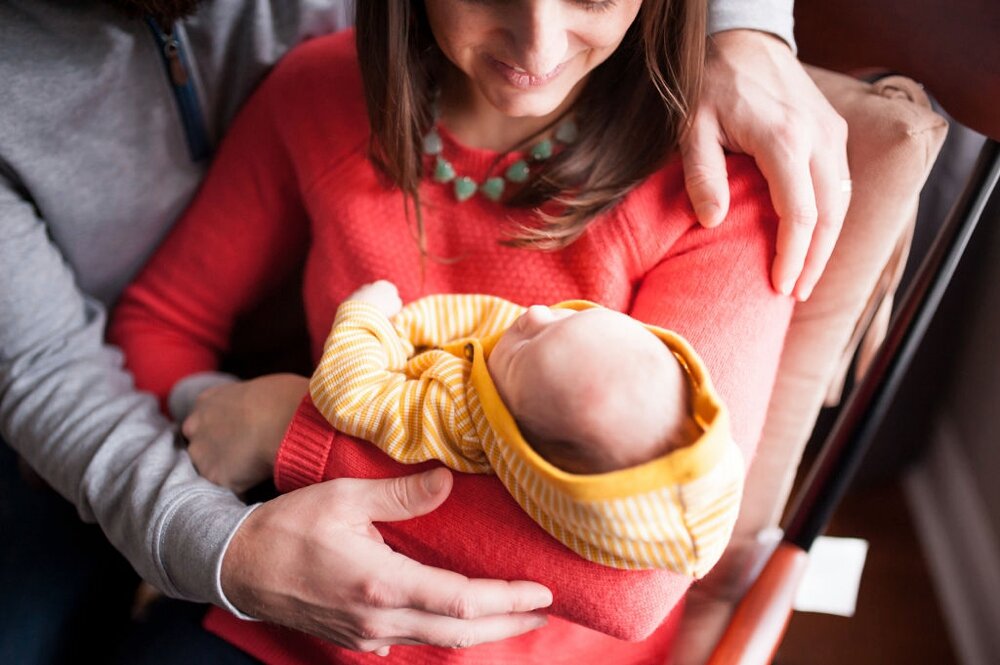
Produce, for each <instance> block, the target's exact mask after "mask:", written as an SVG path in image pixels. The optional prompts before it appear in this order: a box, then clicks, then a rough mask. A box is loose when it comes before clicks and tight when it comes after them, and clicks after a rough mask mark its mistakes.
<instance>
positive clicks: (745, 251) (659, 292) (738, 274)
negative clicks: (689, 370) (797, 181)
mask: <svg viewBox="0 0 1000 665" xmlns="http://www.w3.org/2000/svg"><path fill="white" fill-rule="evenodd" d="M728 162H729V163H728V169H729V174H730V188H731V192H732V194H731V196H732V203H731V205H730V211H729V215H728V217H727V218H726V219H725V221H724V222H723V223H722V224H721V225H719V226H718V227H716V228H714V229H704V228H702V227H700V226H698V225H697V224H696V223H695V222H694V221H693V219H692V221H691V227H690V228H689V229H688V230H687V231H686V232H684V233H683V234H682V235H681V236H680V237H679V238H678V239H677V241H676V242H673V243H672V244H671V245H670V246H669V247H668V248H666V251H665V252H663V253H660V252H658V251H651V252H648V254H649V256H650V260H651V261H655V264H654V265H652V266H651V268H649V269H648V270H646V274H645V276H644V277H643V278H642V280H641V282H640V285H639V288H638V291H637V293H636V296H635V299H634V301H633V304H632V308H631V311H630V314H631V315H632V316H634V317H635V318H637V319H639V320H642V321H646V322H648V323H653V324H655V325H658V326H662V327H664V328H669V329H671V330H675V331H677V332H678V333H680V334H681V335H683V336H684V337H685V338H686V339H687V340H688V341H689V342H690V343H691V345H692V346H693V347H694V349H695V350H696V351H697V352H698V354H699V355H700V356H701V358H702V360H703V361H704V362H705V365H706V367H707V368H708V370H709V375H710V376H711V377H712V382H713V384H714V386H715V388H716V390H717V391H718V393H719V395H720V396H721V397H722V401H723V402H724V403H725V404H726V405H727V407H728V409H729V413H730V419H731V424H732V429H733V437H734V438H735V440H736V442H737V443H738V444H739V445H740V447H741V449H742V451H743V454H744V458H745V460H746V462H747V464H749V463H750V461H751V459H752V458H753V451H754V450H755V448H756V445H757V440H758V439H759V437H760V433H761V430H762V428H763V422H764V415H765V413H766V410H767V403H768V400H769V398H770V394H771V388H772V386H773V384H774V379H775V375H776V373H777V367H778V359H779V357H780V354H781V349H782V346H783V344H784V338H785V332H786V330H787V328H788V324H789V322H790V321H791V312H792V306H793V302H792V299H791V298H789V297H787V296H782V295H780V294H778V293H776V292H775V291H774V290H773V289H772V288H771V285H770V279H769V277H768V269H769V266H770V265H771V262H772V260H773V256H774V247H775V233H776V230H777V216H776V214H775V212H774V211H773V209H772V208H771V206H770V203H769V201H770V199H769V197H768V193H767V184H766V182H765V181H764V179H763V177H762V176H761V175H760V173H759V172H758V171H757V169H756V167H755V166H754V165H753V162H752V161H751V160H750V159H749V158H747V157H743V156H731V157H730V158H729V159H728ZM677 187H680V185H679V184H678V185H677ZM667 189H668V187H667V186H666V185H665V184H664V183H663V182H662V181H660V179H658V178H652V179H650V181H648V182H647V183H645V184H644V185H643V191H642V192H636V194H638V195H639V196H638V197H637V198H638V199H639V200H638V201H637V202H636V203H637V205H636V206H633V208H632V209H631V214H632V215H633V216H636V219H635V220H634V226H635V228H636V234H637V236H638V242H639V244H640V245H646V246H654V245H655V235H656V233H657V224H655V223H651V221H650V220H654V219H655V218H656V217H655V215H660V216H672V217H676V215H677V214H678V212H677V211H676V210H674V211H673V212H671V211H670V208H676V205H677V201H679V200H682V199H681V198H680V197H679V196H675V195H673V194H665V193H664V192H666V191H667ZM643 215H654V216H652V217H648V218H646V221H645V222H644V221H643V219H641V217H642V216H643ZM657 254H660V255H659V256H657Z"/></svg>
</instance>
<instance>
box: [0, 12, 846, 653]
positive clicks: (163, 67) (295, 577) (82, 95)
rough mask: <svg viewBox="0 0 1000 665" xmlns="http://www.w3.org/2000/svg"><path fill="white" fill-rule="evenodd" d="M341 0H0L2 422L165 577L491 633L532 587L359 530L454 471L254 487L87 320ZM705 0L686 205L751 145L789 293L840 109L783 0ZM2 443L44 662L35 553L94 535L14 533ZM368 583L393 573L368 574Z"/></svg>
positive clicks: (31, 496)
mask: <svg viewBox="0 0 1000 665" xmlns="http://www.w3.org/2000/svg"><path fill="white" fill-rule="evenodd" d="M551 1H557V0H551ZM346 5H347V3H346V2H345V1H343V0H339V1H338V0H298V1H297V2H290V1H289V2H282V1H278V0H274V1H273V2H267V1H265V0H255V1H253V0H231V1H228V2H221V1H212V0H207V1H205V2H198V1H197V0H173V1H171V0H159V1H157V0H104V1H103V2H101V1H99V0H88V1H86V2H76V3H66V2H61V1H60V0H7V1H4V2H0V44H2V47H0V80H2V81H4V92H3V95H2V96H0V228H2V229H3V231H2V235H0V434H2V438H3V439H4V440H5V441H6V442H8V443H9V444H10V445H11V446H12V447H13V448H14V450H16V451H17V453H19V454H20V456H21V457H22V458H23V460H25V461H26V462H27V464H28V465H29V466H31V467H32V468H33V469H34V470H35V471H37V472H38V474H39V475H40V476H41V477H42V478H43V479H44V480H45V481H47V482H48V483H49V484H50V485H51V486H52V487H53V488H54V489H55V490H57V491H58V492H59V493H60V494H61V495H62V496H63V497H65V498H66V499H68V500H70V501H71V502H72V503H73V504H74V505H75V507H76V509H77V511H78V512H79V514H80V516H81V517H82V518H83V519H84V520H85V521H88V522H97V523H98V524H99V525H100V526H101V528H102V529H103V531H104V534H105V535H106V536H107V538H108V540H110V541H111V543H112V544H113V545H114V546H115V547H116V548H117V549H118V550H119V551H121V552H122V553H123V554H124V555H125V556H126V557H127V559H128V561H129V563H131V565H132V566H133V567H134V568H135V570H136V571H138V573H139V574H140V575H141V576H142V577H143V578H144V579H146V580H148V581H149V582H151V583H152V584H153V585H155V586H156V587H158V588H159V589H161V590H162V591H164V592H165V593H166V594H168V595H170V596H174V597H178V598H183V599H187V600H191V601H197V602H212V603H215V604H217V605H220V606H223V607H227V608H228V609H230V610H233V611H242V612H245V613H247V614H250V615H253V616H254V617H257V618H261V619H265V620H269V621H273V622H276V623H280V624H283V625H287V626H290V627H293V628H298V629H301V630H305V631H307V632H310V633H313V634H316V635H319V636H321V637H324V638H326V639H329V640H332V641H334V642H337V643H339V644H342V645H345V646H348V647H351V648H355V649H361V650H367V651H377V652H381V653H384V652H385V651H386V650H387V648H388V645H389V644H392V643H397V642H400V641H403V640H415V641H418V642H423V643H429V644H438V645H452V644H475V643H479V642H483V641H489V640H495V639H503V638H505V637H509V636H512V635H516V634H519V633H521V632H524V631H525V630H530V629H532V628H534V627H537V626H538V625H539V623H540V621H541V619H540V618H539V617H538V616H536V615H535V614H533V613H532V612H531V611H532V610H535V609H538V608H543V607H545V606H546V605H547V604H548V602H549V601H550V598H551V596H550V594H549V592H548V590H546V589H544V588H542V587H540V586H539V585H537V584H533V583H530V582H502V581H495V580H468V579H466V578H464V577H462V576H460V575H456V574H454V573H450V572H448V571H442V570H436V569H431V568H428V567H425V566H421V565H420V564H419V563H417V562H415V561H412V560H409V559H406V558H405V557H402V556H400V555H398V554H395V553H394V552H391V551H389V550H388V549H387V548H385V547H384V546H381V544H380V543H379V542H378V541H377V540H375V539H373V537H372V536H371V534H370V530H369V527H370V523H371V521H386V520H398V519H407V518H409V517H412V516H415V515H419V514H421V513H424V512H427V511H430V510H433V509H434V508H435V507H437V506H438V505H439V504H440V503H441V502H442V501H443V500H444V499H445V497H446V496H447V493H448V491H449V488H450V486H451V485H450V483H451V480H450V476H448V475H447V474H446V473H444V472H431V473H427V474H418V475H414V476H411V477H409V478H403V479H397V480H392V481H359V480H336V481H331V482H328V483H324V484H321V485H316V486H313V487H309V488H305V489H303V490H299V491H297V492H293V493H291V494H289V495H285V496H282V497H279V498H277V499H275V500H273V501H269V502H267V503H265V504H263V505H261V506H259V507H255V509H254V508H250V507H247V506H246V505H245V504H244V503H243V502H242V501H240V500H239V499H238V498H237V497H235V496H234V495H233V494H231V493H230V492H228V491H226V490H223V489H221V488H219V487H217V486H215V485H213V484H211V483H209V482H208V481H206V480H204V479H203V478H201V477H199V476H198V474H197V472H196V470H195V469H194V467H193V466H192V464H191V462H190V458H189V457H188V455H187V453H186V452H185V451H184V449H183V448H182V447H180V446H179V445H177V444H176V442H175V435H174V431H173V430H172V429H171V427H170V424H169V423H168V422H167V421H166V420H165V419H164V418H163V417H162V416H161V415H160V414H159V411H158V408H157V405H156V404H155V402H154V401H153V400H152V399H151V398H149V397H148V396H143V395H141V394H138V393H136V392H135V391H134V390H133V389H132V386H131V382H130V379H129V377H128V375H127V374H125V373H124V372H123V371H122V370H121V360H120V356H119V354H118V353H117V351H115V350H114V349H112V348H110V347H107V346H105V345H104V344H103V328H104V316H105V311H106V308H107V307H108V306H109V305H110V304H111V303H113V302H114V300H115V299H116V298H117V296H118V294H119V293H120V290H121V288H122V287H123V286H124V285H125V284H126V283H127V282H128V281H129V280H130V279H131V278H132V276H133V275H134V274H135V272H136V271H137V270H138V269H139V267H140V266H141V265H142V263H143V262H144V261H145V259H146V258H147V257H148V256H149V254H150V253H151V252H152V250H153V248H154V247H155V246H156V244H157V243H158V242H159V240H160V239H161V238H162V237H163V235H164V234H165V233H166V232H167V230H168V229H169V227H170V225H171V224H172V223H173V221H174V219H175V218H176V217H177V215H178V214H179V213H180V211H181V210H182V209H183V208H184V206H185V205H186V203H187V202H188V201H189V199H190V198H191V196H192V194H193V192H194V190H195V188H196V187H197V184H198V182H199V180H200V178H201V177H202V175H203V174H204V169H205V166H206V164H207V159H208V156H209V154H210V151H211V147H212V145H213V144H214V143H215V142H216V141H217V139H218V137H219V136H220V135H221V134H222V133H223V132H224V130H225V128H226V126H227V125H228V123H229V122H230V120H231V119H232V117H233V115H234V114H235V112H236V110H237V109H238V107H239V106H240V104H241V103H242V102H243V100H244V99H245V98H246V96H247V94H248V93H249V91H250V90H251V89H252V88H253V86H254V85H255V84H256V83H257V82H258V81H259V79H260V77H261V76H262V75H263V74H264V72H265V71H266V69H267V68H268V67H269V66H270V65H271V64H273V63H274V62H275V61H276V60H277V59H278V58H279V57H281V55H283V54H284V52H285V51H286V50H287V49H288V48H289V47H291V46H292V45H294V44H295V43H296V42H298V41H300V40H301V39H304V38H306V37H308V36H310V35H315V34H320V33H322V32H327V31H330V30H335V29H339V28H341V27H344V26H346V25H347V24H348V22H349V19H350V12H349V8H348V7H347V6H346ZM710 15H711V25H710V31H711V32H712V33H714V35H715V36H714V37H713V38H711V43H710V56H709V61H708V65H707V87H706V92H705V95H704V103H703V104H702V106H701V107H700V108H699V109H698V111H697V113H696V115H695V118H694V124H693V127H692V131H691V132H690V133H689V135H688V136H687V138H686V140H685V144H684V146H683V156H684V161H685V172H686V174H687V184H688V190H689V193H690V195H691V197H692V201H693V203H694V206H695V209H696V211H697V212H698V216H699V219H700V220H701V221H702V223H703V224H705V225H706V226H710V225H714V224H717V223H719V222H721V221H722V219H723V218H724V216H725V211H726V208H727V206H728V200H727V194H728V189H727V187H726V180H725V167H724V162H723V161H722V150H723V148H731V149H737V150H742V151H745V152H749V153H751V154H753V155H755V157H756V158H757V160H758V163H759V164H760V166H761V169H762V170H763V171H764V174H765V176H766V177H767V178H768V181H769V183H770V184H771V188H772V192H773V195H774V196H773V198H774V201H775V207H776V209H777V210H778V212H779V214H780V216H781V218H782V226H781V229H780V230H779V247H778V260H777V262H776V264H775V269H774V273H773V274H774V281H775V286H776V288H779V289H781V290H784V291H785V292H790V293H794V294H795V295H796V296H797V297H800V298H804V297H806V296H807V295H808V293H809V291H810V290H811V287H812V284H814V283H815V280H816V278H818V275H819V272H820V271H821V270H822V267H823V265H824V264H825V262H826V258H827V257H828V256H829V252H830V250H831V249H832V246H833V240H834V239H835V237H836V235H837V231H838V229H839V224H840V221H841V220H842V218H843V212H844V210H845V209H846V199H847V197H846V196H845V195H844V193H843V192H842V191H841V190H842V189H843V183H844V182H845V181H846V182H849V181H847V180H846V179H847V178H848V174H847V167H846V157H845V155H844V141H843V139H844V128H843V123H842V121H840V119H839V118H838V117H837V116H836V114H835V113H833V111H832V110H831V109H830V108H829V105H827V104H826V102H825V100H824V99H823V98H822V96H821V95H820V94H819V93H818V91H816V89H815V88H814V87H813V86H812V84H811V82H809V80H808V78H807V77H806V76H805V74H804V72H803V71H802V69H801V67H800V66H799V65H798V63H797V62H796V61H795V59H794V54H793V53H792V51H791V49H790V48H789V44H791V43H792V42H791V40H792V37H791V8H790V2H789V1H788V0H767V1H764V0H760V1H758V2H749V1H748V0H717V1H716V2H715V3H713V5H712V7H711V12H710ZM737 27H738V28H750V29H749V30H748V29H740V30H736V29H734V28H737ZM755 29H756V30H755ZM757 30H759V31H757ZM768 32H769V33H773V34H777V35H779V36H780V37H782V39H783V40H784V41H782V39H777V38H775V37H774V36H772V35H771V34H767V33H768ZM737 83H739V87H737V85H736V84H737ZM817 213H818V214H817ZM817 221H818V224H817ZM813 228H816V229H817V231H816V232H815V233H813ZM803 266H804V268H803ZM5 455H7V457H6V458H5V459H4V460H3V461H2V464H3V465H4V468H3V474H4V475H3V482H4V495H3V497H0V504H3V506H2V507H4V508H5V510H3V511H0V519H2V520H3V526H2V529H0V530H2V532H3V533H4V534H5V540H6V541H7V542H6V543H5V544H4V550H3V552H4V556H3V558H2V559H0V564H2V566H0V575H3V578H2V580H3V582H4V587H5V590H4V596H3V598H4V599H3V601H0V619H2V621H3V623H2V624H0V658H2V659H3V660H4V661H5V662H19V663H31V662H47V661H48V660H49V656H50V655H51V654H47V653H44V649H42V648H40V647H39V645H51V644H56V643H58V642H59V641H60V640H61V639H63V637H62V635H63V634H62V633H60V632H59V630H60V628H61V627H62V626H63V621H64V620H65V621H68V619H66V618H65V617H62V616H56V615H55V613H58V612H62V611H67V610H69V609H72V607H73V603H74V602H75V600H74V599H72V598H70V599H68V600H66V601H65V602H63V599H61V598H60V602H57V603H55V604H54V605H52V606H47V605H44V604H43V603H41V600H43V599H45V598H49V597H59V596H65V595H67V594H69V595H71V594H72V592H73V591H74V590H73V589H72V588H71V587H69V586H68V585H64V584H62V583H61V582H60V580H62V579H63V578H60V577H59V576H58V575H56V574H55V573H50V572H49V570H50V569H51V570H53V571H55V570H61V571H67V570H69V571H72V573H71V574H70V575H69V577H70V578H72V577H74V576H78V572H79V568H78V566H80V565H82V564H86V562H87V561H90V562H92V565H93V566H100V565H103V564H101V563H100V562H102V561H104V555H103V554H101V553H100V552H99V551H97V550H99V548H98V547H96V546H94V547H89V548H88V549H87V551H88V552H95V553H93V554H92V555H88V556H84V555H83V553H82V552H81V550H79V549H78V548H79V547H81V546H80V543H79V541H78V540H75V539H66V540H56V541H53V542H51V543H50V544H49V545H43V546H42V547H41V549H40V550H32V549H31V547H30V545H31V543H30V542H29V541H30V540H31V539H32V538H44V537H47V536H50V535H53V534H57V532H60V531H61V530H64V529H65V528H66V527H65V524H64V523H60V522H59V521H58V518H55V517H52V515H51V512H49V513H42V512H34V511H36V510H38V506H39V505H41V499H39V495H38V494H37V492H36V493H33V491H32V490H31V489H30V488H28V487H26V486H25V485H24V484H23V483H22V482H21V481H20V480H19V479H18V477H17V476H16V474H15V473H14V471H13V468H12V467H13V463H12V462H11V461H10V460H12V459H13V457H12V456H11V455H10V454H9V452H7V451H5ZM15 507H16V508H17V510H16V511H15V510H14V508H15ZM307 507H308V509H307ZM317 507H320V508H317ZM50 508H52V506H50ZM56 508H58V507H56ZM26 525H27V527H30V528H27V527H26ZM7 534H11V535H9V536H8V535H7ZM15 534H16V535H15ZM91 545H94V544H93V543H91ZM34 551H45V552H46V553H47V554H48V555H51V561H48V560H46V566H48V567H46V568H45V569H44V570H45V572H44V573H42V574H41V575H39V576H38V577H36V578H30V577H28V576H26V575H24V574H23V573H24V572H25V571H27V570H29V569H39V570H40V569H41V566H40V565H39V564H40V563H41V561H40V560H39V559H35V560H30V561H23V560H18V559H17V556H18V555H19V554H24V553H27V552H34ZM379 588H391V589H392V590H393V593H392V595H391V597H389V598H380V599H379V598H374V597H373V592H372V590H373V589H379ZM49 592H51V593H52V594H53V595H51V596H50V594H49ZM231 599H239V601H238V603H237V604H238V606H234V605H233V604H232V603H231V602H230V600H231ZM22 601H33V602H32V603H31V605H30V606H33V607H35V608H36V609H35V610H26V609H25V604H24V603H23V602H22ZM401 616H406V617H407V621H406V623H405V624H401V623H400V621H399V617H401ZM15 619H19V620H21V623H15V622H14V620H15ZM373 626H374V627H375V629H374V630H372V627H373ZM190 646H191V649H198V648H207V647H204V646H203V645H197V644H192V645H190ZM194 653H197V652H195V651H192V654H194Z"/></svg>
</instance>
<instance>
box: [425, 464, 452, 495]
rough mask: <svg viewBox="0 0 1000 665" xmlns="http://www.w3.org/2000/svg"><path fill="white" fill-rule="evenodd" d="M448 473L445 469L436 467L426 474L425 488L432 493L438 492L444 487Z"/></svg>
mask: <svg viewBox="0 0 1000 665" xmlns="http://www.w3.org/2000/svg"><path fill="white" fill-rule="evenodd" d="M447 475H448V472H447V471H445V470H444V469H434V470H433V471H431V472H430V473H427V474H424V489H425V490H427V491H428V492H429V493H431V494H437V493H438V492H440V491H441V490H442V489H443V488H444V483H445V479H446V478H447Z"/></svg>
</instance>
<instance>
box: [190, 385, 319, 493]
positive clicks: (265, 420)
mask: <svg viewBox="0 0 1000 665" xmlns="http://www.w3.org/2000/svg"><path fill="white" fill-rule="evenodd" d="M308 390H309V379H307V378H305V377H304V376H297V375H295V374H271V375H268V376H262V377H260V378H258V379H253V380H251V381H240V382H238V383H227V384H223V385H218V386H213V387H211V388H207V389H206V390H204V391H203V392H202V393H201V394H200V395H198V398H197V400H195V403H194V409H193V410H192V411H191V415H189V416H188V417H187V418H186V419H185V420H184V423H183V424H182V425H181V433H182V434H183V435H184V437H185V438H186V439H187V440H188V453H189V454H190V455H191V461H192V462H194V467H195V468H196V469H198V473H200V474H201V475H202V476H204V477H205V478H207V479H208V480H211V481H212V482H213V483H215V484H217V485H222V486H223V487H228V488H230V489H232V490H233V491H234V492H236V493H238V494H239V493H242V492H245V491H246V490H248V489H250V488H251V487H253V486H254V485H256V484H258V483H260V482H262V481H264V480H267V479H268V478H270V477H271V473H272V472H273V469H274V457H275V455H276V454H277V452H278V446H279V445H280V444H281V439H282V438H283V437H284V435H285V430H286V429H287V428H288V423H290V422H291V421H292V416H294V415H295V410H296V409H297V408H298V406H299V402H301V401H302V398H303V397H304V396H305V394H306V392H307V391H308Z"/></svg>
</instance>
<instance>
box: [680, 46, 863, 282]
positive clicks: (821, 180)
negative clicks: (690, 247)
mask: <svg viewBox="0 0 1000 665" xmlns="http://www.w3.org/2000/svg"><path fill="white" fill-rule="evenodd" d="M705 67H706V69H705V87H704V90H703V92H702V98H701V103H700V105H699V106H698V109H697V111H696V113H695V116H694V121H693V124H692V126H691V129H690V131H689V132H688V133H687V135H686V136H685V137H684V139H683V141H682V144H681V154H682V156H683V159H684V178H685V184H686V186H687V191H688V195H689V196H690V197H691V202H692V204H693V205H694V208H695V211H696V213H697V215H698V220H699V221H700V222H701V223H702V224H703V225H704V226H707V227H712V226H715V225H717V224H719V223H722V221H723V220H724V218H725V216H726V212H727V210H728V209H729V186H728V183H727V180H726V164H725V160H724V158H723V150H732V151H735V152H743V153H746V154H748V155H751V156H753V157H754V159H755V160H756V161H757V166H758V167H759V168H760V170H761V172H762V173H763V174H764V177H765V178H766V179H767V183H768V188H769V189H770V192H771V201H772V202H773V203H774V208H775V210H776V211H777V213H778V216H779V217H780V219H781V221H780V225H779V227H778V246H777V252H776V255H775V260H774V266H773V268H772V271H771V282H772V283H773V285H774V287H775V289H777V290H778V291H780V292H782V293H787V294H794V296H795V297H796V298H798V299H799V300H805V299H806V298H808V297H809V295H810V294H811V293H812V290H813V287H815V285H816V281H817V280H818V279H819V277H820V275H821V274H822V272H823V268H824V267H826V262H827V260H828V259H829V258H830V253H831V252H832V251H833V246H834V244H835V243H836V240H837V236H839V235H840V228H841V226H842V225H843V222H844V215H845V214H846V213H847V206H848V204H849V203H850V200H851V195H850V189H849V187H847V186H845V185H844V184H842V183H844V182H845V181H846V182H848V183H849V181H850V177H851V175H850V170H849V169H848V165H847V147H846V146H847V124H846V123H845V122H844V120H843V118H841V117H840V116H839V115H837V112H836V111H834V110H833V107H831V106H830V103H829V102H827V101H826V98H825V97H823V94H822V93H821V92H820V91H819V89H817V88H816V85H815V84H814V83H813V82H812V79H810V78H809V76H808V75H807V74H806V72H805V70H804V69H803V68H802V65H801V64H800V63H799V61H798V60H796V59H795V55H794V54H793V53H792V52H791V50H790V49H789V48H788V45H787V44H785V43H784V42H782V41H781V40H779V39H777V38H775V37H772V36H771V35H768V34H765V33H761V32H754V31H752V30H732V31H728V32H723V33H720V34H718V35H713V36H712V37H710V38H709V51H708V59H707V61H706V63H705Z"/></svg>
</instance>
